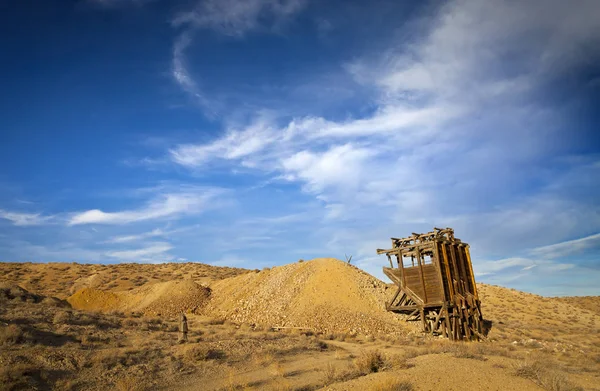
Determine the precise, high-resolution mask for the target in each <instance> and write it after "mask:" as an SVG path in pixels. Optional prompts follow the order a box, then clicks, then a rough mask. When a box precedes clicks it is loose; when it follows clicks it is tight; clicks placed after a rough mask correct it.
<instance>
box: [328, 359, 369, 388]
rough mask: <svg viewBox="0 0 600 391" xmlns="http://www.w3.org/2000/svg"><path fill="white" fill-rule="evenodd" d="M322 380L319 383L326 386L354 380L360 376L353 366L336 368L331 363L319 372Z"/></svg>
mask: <svg viewBox="0 0 600 391" xmlns="http://www.w3.org/2000/svg"><path fill="white" fill-rule="evenodd" d="M321 372H322V378H321V381H322V382H323V384H324V385H326V386H328V385H331V384H333V383H337V382H342V381H348V380H352V379H356V378H357V377H359V376H362V375H363V373H361V372H360V371H359V370H358V369H357V368H356V367H355V366H353V365H348V367H346V368H341V369H340V368H336V367H335V366H334V365H332V364H331V363H329V364H327V365H326V366H325V368H323V369H322V370H321Z"/></svg>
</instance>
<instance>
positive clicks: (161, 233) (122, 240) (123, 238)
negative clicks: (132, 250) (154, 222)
mask: <svg viewBox="0 0 600 391" xmlns="http://www.w3.org/2000/svg"><path fill="white" fill-rule="evenodd" d="M165 234H166V233H165V232H164V231H163V230H162V229H160V228H156V229H153V230H152V231H150V232H144V233H141V234H138V235H124V236H115V237H113V238H110V239H109V240H107V242H108V243H127V242H136V241H138V240H142V239H147V238H153V237H157V236H164V235H165Z"/></svg>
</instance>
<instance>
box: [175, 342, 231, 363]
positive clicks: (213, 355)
mask: <svg viewBox="0 0 600 391" xmlns="http://www.w3.org/2000/svg"><path fill="white" fill-rule="evenodd" d="M184 356H185V358H186V359H187V360H188V361H191V362H196V361H206V360H219V359H223V358H225V353H224V352H223V351H221V350H218V349H212V348H209V347H208V346H204V345H194V346H190V347H189V348H188V349H187V350H186V351H185V354H184Z"/></svg>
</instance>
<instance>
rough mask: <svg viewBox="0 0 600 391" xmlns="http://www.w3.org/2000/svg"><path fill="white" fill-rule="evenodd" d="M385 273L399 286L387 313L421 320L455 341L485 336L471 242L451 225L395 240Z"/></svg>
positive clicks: (431, 330) (426, 328)
mask: <svg viewBox="0 0 600 391" xmlns="http://www.w3.org/2000/svg"><path fill="white" fill-rule="evenodd" d="M377 254H386V255H387V258H388V260H389V263H390V267H384V268H383V272H384V273H385V275H386V276H388V277H389V278H390V279H391V280H392V281H393V282H394V283H395V284H396V285H397V286H398V290H397V291H396V293H395V295H394V296H393V297H392V300H391V301H389V302H386V309H387V310H388V311H392V312H396V313H403V314H407V315H408V318H407V321H419V320H420V321H421V322H422V325H423V331H424V332H428V333H431V334H433V335H442V336H444V337H447V338H450V339H451V340H453V341H458V340H478V339H484V338H485V337H484V335H483V317H482V315H481V302H480V301H479V297H478V295H477V286H476V285H475V276H474V274H473V266H472V264H471V256H470V254H469V245H468V244H466V243H464V242H462V241H461V240H460V239H457V238H455V237H454V230H453V229H452V228H445V229H440V228H434V229H433V231H431V232H428V233H425V234H416V233H413V234H412V235H411V236H409V237H407V238H402V239H398V238H392V248H391V249H389V250H384V249H378V250H377Z"/></svg>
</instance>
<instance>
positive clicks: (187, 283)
mask: <svg viewBox="0 0 600 391" xmlns="http://www.w3.org/2000/svg"><path fill="white" fill-rule="evenodd" d="M209 296H210V289H208V288H206V287H204V286H202V285H199V284H197V283H195V282H194V281H192V280H182V281H168V282H162V283H156V284H148V285H144V286H142V287H140V288H137V289H133V290H131V291H128V292H107V291H101V290H98V289H94V288H83V289H80V290H78V291H77V292H75V294H73V295H72V296H71V297H69V298H68V299H67V301H68V302H69V303H70V304H71V305H72V306H73V308H76V309H81V310H88V311H103V312H106V311H134V312H142V313H144V314H146V315H157V316H166V317H174V316H176V315H177V314H178V313H179V312H181V311H184V312H185V311H197V310H198V309H200V308H202V307H203V306H204V305H205V304H206V302H207V300H208V298H209Z"/></svg>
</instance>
